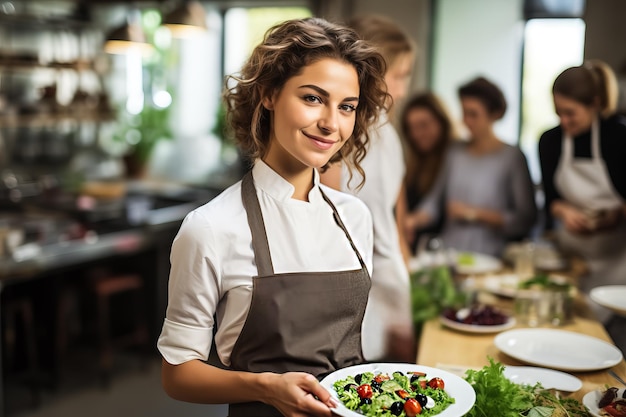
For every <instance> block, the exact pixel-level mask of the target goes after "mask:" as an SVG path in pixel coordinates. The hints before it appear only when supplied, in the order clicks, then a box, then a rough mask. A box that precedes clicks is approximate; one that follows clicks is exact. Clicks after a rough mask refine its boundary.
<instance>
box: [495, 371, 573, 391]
mask: <svg viewBox="0 0 626 417" xmlns="http://www.w3.org/2000/svg"><path fill="white" fill-rule="evenodd" d="M504 376H505V377H507V378H508V379H509V380H510V381H511V382H515V383H516V384H526V385H535V384H536V383H537V382H539V383H541V385H542V386H543V387H544V388H546V389H557V390H559V391H568V392H576V391H578V390H579V389H581V388H582V386H583V383H582V381H581V380H580V379H578V378H576V377H575V376H574V375H570V374H566V373H565V372H561V371H554V370H552V369H546V368H537V367H535V366H508V365H507V366H506V367H505V368H504Z"/></svg>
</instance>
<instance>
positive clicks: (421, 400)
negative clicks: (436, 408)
mask: <svg viewBox="0 0 626 417" xmlns="http://www.w3.org/2000/svg"><path fill="white" fill-rule="evenodd" d="M415 399H416V400H417V402H418V403H420V405H421V406H422V407H426V403H427V402H428V398H427V397H426V396H425V395H424V394H417V395H416V396H415Z"/></svg>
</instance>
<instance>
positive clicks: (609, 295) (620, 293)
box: [589, 285, 626, 316]
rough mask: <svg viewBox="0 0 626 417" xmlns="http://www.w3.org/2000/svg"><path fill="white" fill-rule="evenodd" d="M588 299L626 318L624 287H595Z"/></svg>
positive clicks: (625, 293)
mask: <svg viewBox="0 0 626 417" xmlns="http://www.w3.org/2000/svg"><path fill="white" fill-rule="evenodd" d="M589 297H591V299H592V300H593V301H595V302H596V303H598V304H600V305H601V306H602V307H606V308H608V309H610V310H613V311H614V312H615V313H617V314H621V315H624V316H626V285H603V286H601V287H595V288H593V289H592V290H591V292H590V293H589Z"/></svg>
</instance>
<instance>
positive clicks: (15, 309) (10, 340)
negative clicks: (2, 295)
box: [4, 296, 41, 406]
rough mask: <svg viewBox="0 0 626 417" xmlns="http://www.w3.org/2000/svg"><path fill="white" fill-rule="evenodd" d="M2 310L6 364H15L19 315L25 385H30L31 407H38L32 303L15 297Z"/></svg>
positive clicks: (37, 373)
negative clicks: (4, 315) (22, 337)
mask: <svg viewBox="0 0 626 417" xmlns="http://www.w3.org/2000/svg"><path fill="white" fill-rule="evenodd" d="M4 309H5V314H6V325H5V331H4V339H5V349H6V359H7V364H8V365H9V366H11V365H12V364H14V363H15V351H16V345H17V321H18V317H17V316H18V315H19V316H21V317H22V324H23V333H24V345H25V348H26V360H27V361H28V365H27V367H28V374H27V383H28V384H29V385H30V389H31V393H32V398H33V405H34V406H38V405H39V404H40V402H41V396H40V384H39V382H38V378H39V377H40V375H39V358H38V349H37V337H36V332H35V318H34V316H35V314H34V309H33V303H32V301H31V299H30V297H27V296H22V297H16V298H13V299H8V300H7V301H6V304H5V307H4Z"/></svg>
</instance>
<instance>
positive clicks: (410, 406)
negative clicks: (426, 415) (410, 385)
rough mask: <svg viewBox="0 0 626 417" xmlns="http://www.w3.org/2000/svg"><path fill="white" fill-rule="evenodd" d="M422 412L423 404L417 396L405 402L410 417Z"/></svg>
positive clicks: (405, 411) (405, 408)
mask: <svg viewBox="0 0 626 417" xmlns="http://www.w3.org/2000/svg"><path fill="white" fill-rule="evenodd" d="M421 412H422V406H421V405H420V403H418V402H417V400H416V399H415V398H409V399H408V400H406V402H405V403H404V413H405V414H406V415H407V416H408V417H414V416H416V415H418V414H421Z"/></svg>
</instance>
